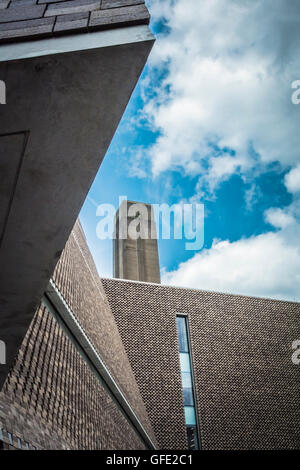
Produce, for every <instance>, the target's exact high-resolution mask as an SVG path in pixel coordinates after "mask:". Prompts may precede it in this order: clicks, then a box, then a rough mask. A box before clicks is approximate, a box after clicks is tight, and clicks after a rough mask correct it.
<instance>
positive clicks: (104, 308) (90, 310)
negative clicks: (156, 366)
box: [53, 221, 155, 442]
mask: <svg viewBox="0 0 300 470" xmlns="http://www.w3.org/2000/svg"><path fill="white" fill-rule="evenodd" d="M53 280H54V282H55V284H56V285H57V287H58V289H59V290H60V292H61V294H62V295H63V297H64V298H65V300H66V301H67V303H68V305H69V307H70V308H71V310H72V312H73V313H74V315H75V316H76V318H77V320H78V321H79V323H80V325H81V326H82V328H83V329H84V331H85V333H86V334H87V335H88V337H89V339H90V340H91V342H92V343H93V345H94V347H95V349H96V350H97V351H98V353H99V355H100V356H101V358H102V360H103V361H104V363H105V365H106V367H107V368H108V369H109V371H110V373H111V374H112V376H113V377H114V379H115V381H116V382H117V384H118V385H119V387H120V389H121V390H122V392H123V393H124V395H125V396H126V398H127V400H128V401H129V403H130V404H131V406H132V407H133V409H134V411H135V413H136V414H137V416H138V417H139V419H140V421H141V422H142V424H143V426H144V427H145V429H146V431H147V432H148V434H149V436H150V437H151V438H152V440H153V442H155V436H154V433H153V431H152V428H151V425H150V421H149V418H148V414H147V411H146V408H145V405H144V403H143V400H142V397H141V394H140V390H139V387H138V385H137V383H136V380H135V377H134V374H133V371H132V368H131V365H130V363H129V360H128V357H127V354H126V351H125V348H124V345H123V343H122V340H121V337H120V334H119V331H118V327H117V324H116V321H115V319H114V316H113V314H112V312H111V309H110V306H109V304H108V301H107V299H106V295H105V292H104V289H103V286H102V283H101V279H100V277H99V275H98V272H97V269H96V267H95V264H94V261H93V258H92V256H91V254H90V251H89V249H88V246H87V243H86V240H85V236H84V233H83V231H82V228H81V226H80V223H79V222H78V221H77V222H76V224H75V226H74V228H73V230H72V233H71V235H70V238H69V240H68V242H67V244H66V246H65V249H64V251H63V253H62V255H61V258H60V260H59V262H58V264H57V266H56V269H55V272H54V274H53Z"/></svg>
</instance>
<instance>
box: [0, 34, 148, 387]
mask: <svg viewBox="0 0 300 470" xmlns="http://www.w3.org/2000/svg"><path fill="white" fill-rule="evenodd" d="M144 28H146V27H144ZM128 29H130V30H131V32H130V31H128V41H127V43H126V42H123V43H122V45H119V44H118V36H117V35H116V36H115V39H114V40H115V45H113V41H112V40H111V41H110V43H109V42H108V44H107V43H106V44H105V46H107V47H101V40H100V39H99V38H100V36H99V35H100V34H101V33H99V32H97V33H95V34H97V41H96V42H98V47H97V46H96V45H95V44H94V45H93V46H90V47H89V48H87V49H85V50H81V51H68V52H65V53H64V52H62V48H60V53H56V54H51V55H46V53H45V51H44V53H43V54H41V55H38V56H37V57H30V58H25V59H21V58H20V59H18V60H6V61H4V62H1V49H0V79H1V80H4V81H5V83H6V88H7V104H6V105H1V106H0V181H1V203H0V223H1V226H0V233H1V242H0V243H1V245H0V340H2V341H4V342H5V343H6V352H7V364H6V365H0V388H1V387H2V385H3V382H4V380H5V377H6V375H7V372H8V370H9V368H10V366H11V365H12V363H13V359H14V356H15V354H16V352H17V350H18V348H19V346H20V343H21V341H22V339H23V337H24V335H25V333H26V330H27V328H28V326H29V323H30V321H31V319H32V317H33V314H34V311H35V309H36V306H37V305H38V303H39V301H40V299H41V297H42V295H43V292H44V290H45V288H46V286H47V284H48V281H49V279H50V277H51V274H52V272H53V270H54V267H55V265H56V262H57V260H58V259H59V256H60V253H61V251H62V249H63V248H64V245H65V243H66V240H67V238H68V236H69V234H70V232H71V229H72V227H73V225H74V223H75V220H76V218H77V216H78V213H79V210H80V208H81V206H82V204H83V202H84V200H85V197H86V195H87V192H88V190H89V188H90V186H91V184H92V182H93V179H94V177H95V175H96V172H97V170H98V169H99V166H100V164H101V161H102V159H103V157H104V155H105V152H106V150H107V148H108V146H109V144H110V141H111V139H112V137H113V135H114V132H115V130H116V128H117V126H118V123H119V121H120V118H121V116H122V114H123V112H124V110H125V107H126V105H127V103H128V101H129V98H130V95H131V93H132V91H133V89H134V87H135V85H136V82H137V80H138V78H139V76H140V73H141V71H142V69H143V67H144V65H145V62H146V60H147V57H148V54H149V52H150V50H151V47H152V45H153V36H151V35H149V30H148V29H147V33H146V30H144V31H145V34H143V33H142V32H141V30H139V34H138V39H137V35H136V32H135V31H134V30H135V28H128ZM92 34H94V33H92ZM92 34H91V35H90V36H92ZM123 34H124V32H123ZM132 35H133V36H132ZM130 37H132V38H134V39H131V40H130ZM77 39H78V38H77ZM90 40H91V39H90ZM49 41H53V43H52V44H51V45H52V50H55V49H56V45H55V41H57V40H56V39H53V40H48V42H49ZM34 47H35V48H36V49H38V46H37V44H35V46H34ZM34 47H33V49H34ZM28 50H30V47H29V46H28ZM6 52H7V49H6ZM31 55H34V54H33V53H32V52H31ZM111 178H112V181H113V175H111Z"/></svg>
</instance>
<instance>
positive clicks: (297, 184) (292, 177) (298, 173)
mask: <svg viewBox="0 0 300 470" xmlns="http://www.w3.org/2000/svg"><path fill="white" fill-rule="evenodd" d="M284 182H285V185H286V188H287V190H288V191H289V192H290V193H297V192H299V191H300V164H299V165H298V166H296V167H295V168H293V169H292V170H291V171H290V172H289V173H287V174H286V175H285V180H284Z"/></svg>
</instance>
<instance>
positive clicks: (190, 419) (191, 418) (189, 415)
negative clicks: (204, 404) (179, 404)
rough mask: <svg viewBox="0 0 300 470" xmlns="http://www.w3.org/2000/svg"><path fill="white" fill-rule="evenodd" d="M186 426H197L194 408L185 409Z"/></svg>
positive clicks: (186, 407)
mask: <svg viewBox="0 0 300 470" xmlns="http://www.w3.org/2000/svg"><path fill="white" fill-rule="evenodd" d="M184 414H185V424H186V425H187V426H189V425H190V426H196V417H195V408H194V407H193V406H185V407H184Z"/></svg>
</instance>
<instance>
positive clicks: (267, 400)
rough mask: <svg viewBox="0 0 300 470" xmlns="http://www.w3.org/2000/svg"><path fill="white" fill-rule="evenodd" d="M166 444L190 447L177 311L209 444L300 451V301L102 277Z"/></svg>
mask: <svg viewBox="0 0 300 470" xmlns="http://www.w3.org/2000/svg"><path fill="white" fill-rule="evenodd" d="M102 282H103V285H104V288H105V291H106V294H107V297H108V300H109V302H110V305H111V308H112V311H113V314H114V315H115V318H116V320H117V323H118V326H119V330H120V333H121V336H122V339H123V342H124V345H125V348H126V351H127V353H128V357H129V359H130V362H131V365H132V367H133V370H134V373H135V376H136V379H137V382H138V384H139V386H140V389H141V393H142V397H143V399H144V402H145V404H146V408H147V411H148V414H149V417H150V420H151V423H152V426H153V429H154V432H155V434H156V436H157V439H158V441H159V446H160V448H184V447H185V446H186V436H185V425H184V415H183V399H182V394H181V379H180V368H179V355H178V343H177V331H176V322H175V318H176V313H180V312H181V313H186V314H188V318H189V326H190V333H191V346H192V355H193V361H194V372H195V385H196V392H197V402H198V414H199V419H200V427H201V429H200V432H201V441H202V446H203V448H204V449H294V448H299V447H300V415H299V366H295V365H293V363H292V361H291V355H292V347H291V345H292V342H293V341H294V340H295V339H297V338H298V337H299V314H300V304H299V303H292V302H280V301H275V300H266V299H257V298H251V297H242V296H234V295H226V294H219V293H212V292H204V291H196V290H189V289H180V288H173V287H166V286H159V285H151V284H143V283H136V282H131V281H122V280H111V279H104V280H102Z"/></svg>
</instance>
